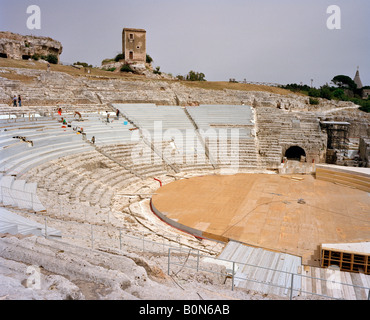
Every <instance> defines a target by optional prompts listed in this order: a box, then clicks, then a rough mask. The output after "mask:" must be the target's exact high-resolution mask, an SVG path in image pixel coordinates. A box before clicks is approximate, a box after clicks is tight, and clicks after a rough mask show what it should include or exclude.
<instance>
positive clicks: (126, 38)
mask: <svg viewBox="0 0 370 320" xmlns="http://www.w3.org/2000/svg"><path fill="white" fill-rule="evenodd" d="M122 52H123V54H124V55H125V61H126V62H127V63H130V64H131V63H143V64H145V62H146V31H145V30H143V29H132V28H124V29H123V32H122Z"/></svg>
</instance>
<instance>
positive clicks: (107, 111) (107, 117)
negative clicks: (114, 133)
mask: <svg viewBox="0 0 370 320" xmlns="http://www.w3.org/2000/svg"><path fill="white" fill-rule="evenodd" d="M106 113H107V123H109V116H110V114H109V113H108V111H106Z"/></svg>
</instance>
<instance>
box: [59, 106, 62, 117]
mask: <svg viewBox="0 0 370 320" xmlns="http://www.w3.org/2000/svg"><path fill="white" fill-rule="evenodd" d="M58 114H59V115H60V116H61V115H62V108H58Z"/></svg>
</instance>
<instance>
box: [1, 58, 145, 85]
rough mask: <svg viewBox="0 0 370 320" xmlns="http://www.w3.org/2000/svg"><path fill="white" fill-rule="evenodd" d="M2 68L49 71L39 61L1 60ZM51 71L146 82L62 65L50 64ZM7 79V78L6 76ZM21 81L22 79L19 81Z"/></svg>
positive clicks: (111, 73)
mask: <svg viewBox="0 0 370 320" xmlns="http://www.w3.org/2000/svg"><path fill="white" fill-rule="evenodd" d="M0 68H25V69H33V70H47V64H46V63H43V62H38V61H25V60H13V59H6V58H0ZM50 70H51V71H56V72H64V73H67V74H69V75H71V76H75V77H81V76H83V77H87V78H90V79H99V80H104V79H106V80H109V79H122V80H130V81H133V80H146V78H145V77H144V76H140V75H135V74H128V73H113V72H110V71H104V70H100V69H96V68H91V69H90V74H88V73H87V71H86V70H85V68H82V69H78V68H75V67H72V66H64V65H61V64H50ZM4 77H5V76H4ZM17 80H21V81H22V79H17Z"/></svg>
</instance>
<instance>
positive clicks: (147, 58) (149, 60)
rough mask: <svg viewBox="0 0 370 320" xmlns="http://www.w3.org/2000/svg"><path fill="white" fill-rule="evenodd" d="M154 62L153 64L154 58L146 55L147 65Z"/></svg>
mask: <svg viewBox="0 0 370 320" xmlns="http://www.w3.org/2000/svg"><path fill="white" fill-rule="evenodd" d="M152 62H153V58H152V57H151V56H150V55H149V54H147V55H146V63H152Z"/></svg>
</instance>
